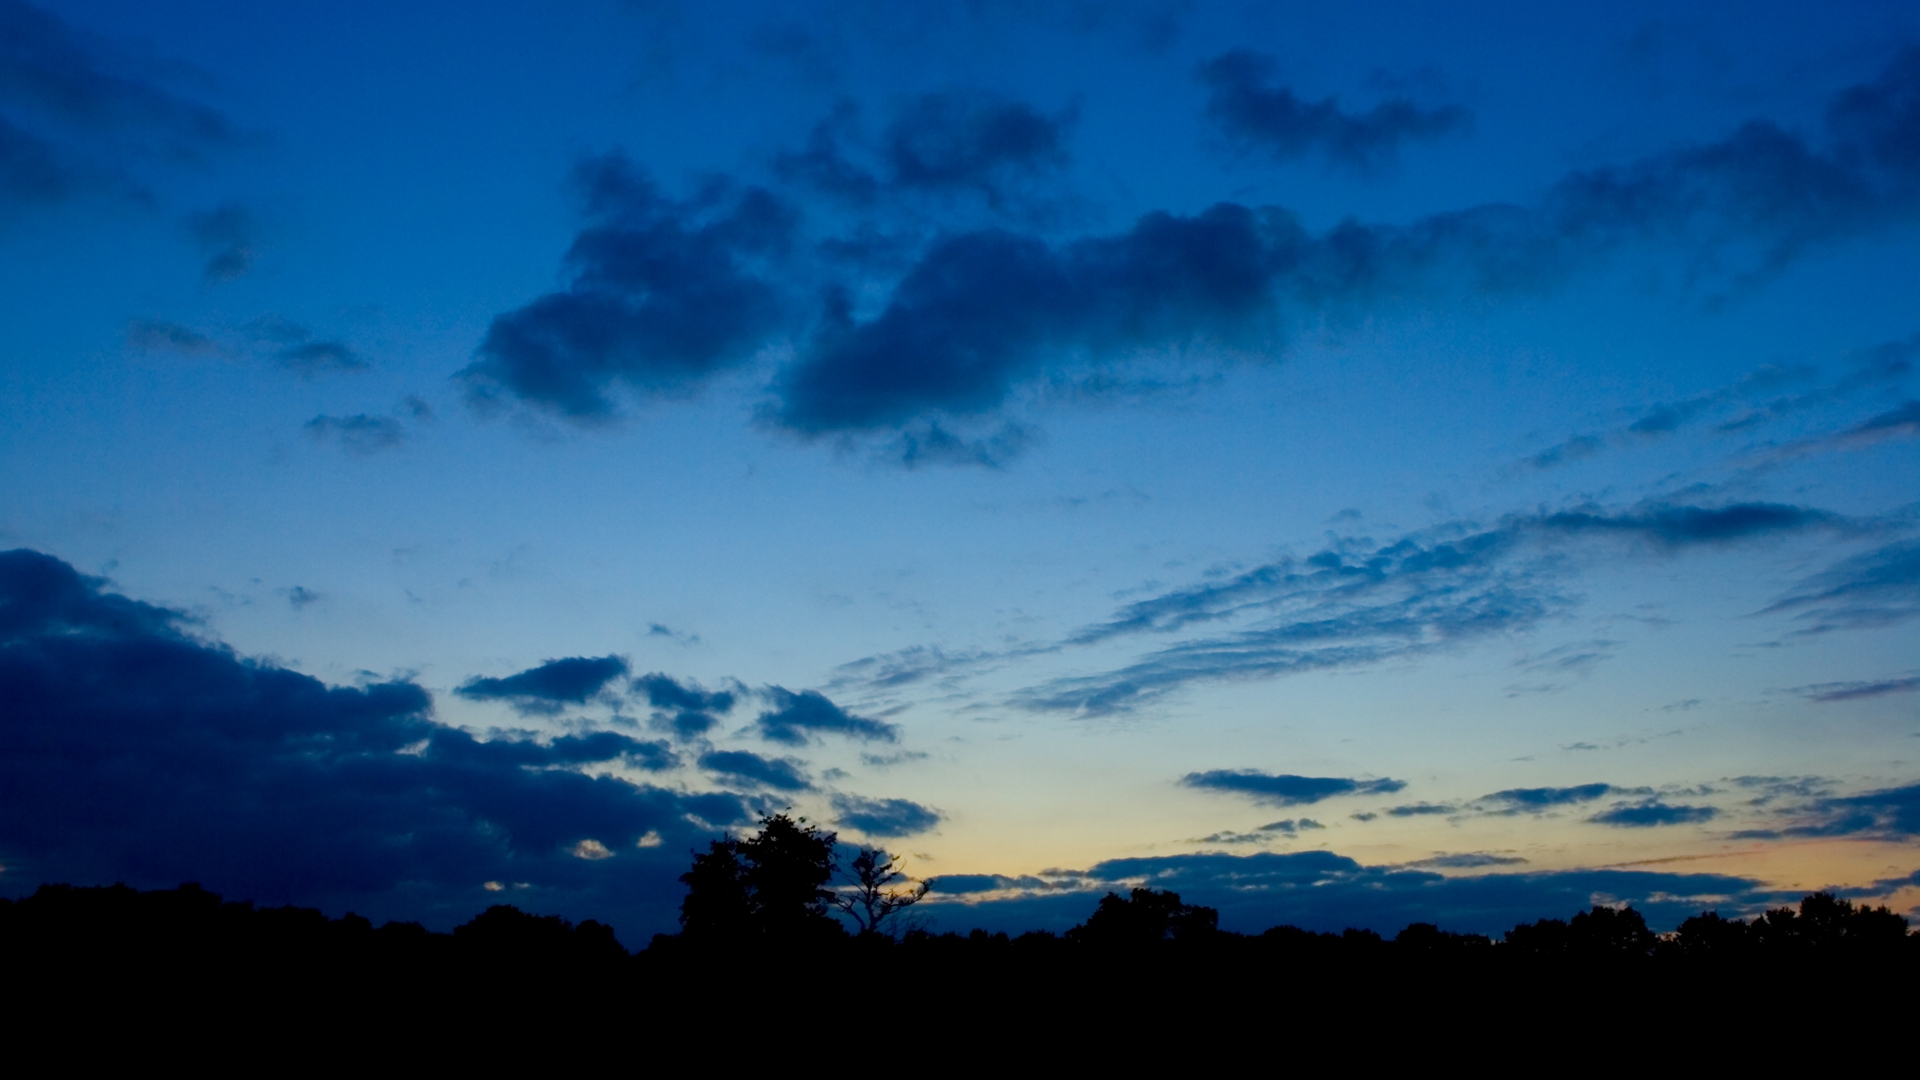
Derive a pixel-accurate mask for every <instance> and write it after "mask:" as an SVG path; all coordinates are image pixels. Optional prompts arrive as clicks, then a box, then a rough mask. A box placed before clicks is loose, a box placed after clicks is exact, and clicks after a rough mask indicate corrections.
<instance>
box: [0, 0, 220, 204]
mask: <svg viewBox="0 0 1920 1080" xmlns="http://www.w3.org/2000/svg"><path fill="white" fill-rule="evenodd" d="M165 67H166V65H164V64H154V63H151V62H149V61H148V58H145V57H141V56H138V55H137V54H135V53H130V52H127V51H126V50H124V49H114V50H109V49H103V48H99V47H97V43H96V42H95V41H93V40H91V39H90V38H89V36H88V35H85V34H83V33H79V32H76V31H75V30H74V29H73V28H72V27H71V26H69V25H68V24H67V22H66V21H65V20H64V19H62V18H61V17H60V16H59V15H56V14H54V13H53V12H50V11H46V10H44V9H41V8H38V7H35V6H33V5H31V4H26V3H21V2H19V0H4V2H0V73H4V77H0V215H7V216H11V215H13V214H16V213H20V212H24V211H26V210H29V209H37V208H40V207H45V206H51V205H55V204H59V203H62V202H65V201H67V200H70V199H73V198H76V197H78V196H81V195H87V194H104V195H109V196H118V197H120V198H124V199H128V200H130V201H133V202H136V203H144V202H147V201H149V200H150V198H151V196H150V195H149V193H148V192H147V190H146V186H147V185H146V184H145V183H144V182H142V181H141V179H140V178H139V174H140V173H141V172H142V171H143V170H144V169H145V168H146V167H147V166H149V165H151V164H152V163H154V162H167V163H172V164H183V163H184V164H193V163H198V162H201V161H204V160H205V159H206V158H207V157H209V156H210V155H211V154H213V153H215V152H218V151H221V150H225V149H228V148H230V147H232V146H234V145H235V144H237V143H238V142H240V141H241V139H240V135H239V133H238V132H237V131H236V130H235V128H234V127H233V125H232V124H231V123H230V122H229V121H228V120H227V118H226V117H225V116H224V115H222V114H221V113H220V112H218V111H217V110H215V109H213V108H211V107H209V106H207V105H205V104H202V103H200V102H198V101H195V100H193V99H192V98H190V97H186V96H184V95H181V94H178V93H175V92H174V91H172V90H169V89H167V88H165V87H164V86H162V85H160V83H159V82H157V81H156V80H155V79H154V78H152V77H151V72H152V71H153V70H156V69H157V70H164V69H165ZM141 69H146V70H141Z"/></svg>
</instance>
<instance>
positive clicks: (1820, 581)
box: [1760, 540, 1920, 635]
mask: <svg viewBox="0 0 1920 1080" xmlns="http://www.w3.org/2000/svg"><path fill="white" fill-rule="evenodd" d="M1784 612H1794V613H1796V614H1795V615H1794V620H1795V621H1796V622H1799V623H1801V624H1802V625H1801V626H1800V628H1799V629H1797V630H1795V631H1794V633H1795V634H1798V635H1815V634H1827V633H1832V632H1833V631H1836V630H1862V629H1872V628H1875V627H1881V626H1893V625H1896V624H1898V623H1903V622H1907V621H1910V620H1912V619H1914V618H1916V617H1920V541H1914V540H1900V541H1895V542H1894V543H1891V544H1887V545H1885V546H1883V547H1879V548H1875V549H1874V550H1872V551H1868V552H1864V553H1862V554H1859V555H1854V556H1851V557H1849V558H1846V559H1842V560H1840V561H1839V562H1837V563H1835V564H1833V565H1832V566H1830V567H1828V568H1827V569H1825V570H1823V571H1821V572H1819V573H1817V574H1813V575H1810V576H1808V577H1806V578H1804V579H1802V580H1801V581H1800V583H1799V584H1798V585H1797V586H1796V587H1795V588H1794V589H1793V590H1792V591H1791V592H1789V593H1788V594H1787V595H1786V596H1783V597H1781V598H1780V599H1779V600H1776V601H1774V602H1773V603H1772V604H1770V605H1768V606H1767V607H1766V608H1764V609H1762V610H1761V612H1760V614H1762V615H1772V614H1779V613H1784Z"/></svg>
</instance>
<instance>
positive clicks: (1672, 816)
mask: <svg viewBox="0 0 1920 1080" xmlns="http://www.w3.org/2000/svg"><path fill="white" fill-rule="evenodd" d="M1719 813H1720V811H1719V810H1716V809H1715V808H1713V807H1711V806H1670V805H1668V804H1666V803H1663V802H1661V801H1659V800H1658V799H1650V800H1648V801H1646V802H1641V803H1631V804H1629V803H1622V804H1620V805H1618V806H1615V807H1613V808H1612V809H1609V810H1602V811H1601V812H1600V813H1598V814H1595V815H1593V816H1592V817H1590V818H1588V819H1587V820H1588V821H1591V822H1593V823H1595V824H1597V825H1616V826H1619V827H1621V828H1628V829H1645V828H1652V827H1654V826H1659V825H1692V824H1696V823H1698V822H1702V821H1712V820H1713V819H1714V818H1715V817H1717V816H1718V815H1719Z"/></svg>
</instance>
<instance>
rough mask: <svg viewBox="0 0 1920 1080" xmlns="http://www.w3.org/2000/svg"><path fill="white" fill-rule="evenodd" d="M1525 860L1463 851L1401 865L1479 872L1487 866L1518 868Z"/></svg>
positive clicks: (1515, 856)
mask: <svg viewBox="0 0 1920 1080" xmlns="http://www.w3.org/2000/svg"><path fill="white" fill-rule="evenodd" d="M1526 861H1527V860H1525V859H1523V858H1521V857H1519V856H1518V855H1493V854H1489V853H1488V852H1484V851H1463V852H1460V853H1458V854H1453V855H1449V854H1447V853H1445V852H1441V853H1439V854H1436V855H1434V856H1432V857H1431V858H1426V859H1416V860H1414V861H1413V862H1410V863H1401V864H1400V865H1402V866H1409V867H1414V868H1418V869H1432V870H1479V869H1482V868H1484V867H1488V866H1518V865H1520V864H1521V863H1524V862H1526Z"/></svg>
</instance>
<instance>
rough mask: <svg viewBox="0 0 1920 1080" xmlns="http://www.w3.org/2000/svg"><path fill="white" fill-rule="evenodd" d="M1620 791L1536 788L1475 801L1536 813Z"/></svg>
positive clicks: (1580, 787) (1603, 787) (1594, 786)
mask: <svg viewBox="0 0 1920 1080" xmlns="http://www.w3.org/2000/svg"><path fill="white" fill-rule="evenodd" d="M1618 790H1620V789H1618V788H1616V787H1614V786H1613V785H1612V784H1580V785H1577V786H1575V787H1557V788H1556V787H1538V788H1508V789H1507V790H1505V791H1496V792H1494V793H1493V794H1491V795H1482V796H1480V798H1479V799H1478V800H1476V801H1478V802H1480V803H1482V804H1489V805H1492V806H1496V807H1504V808H1506V809H1507V810H1509V811H1512V812H1537V811H1541V810H1551V809H1553V808H1555V807H1560V806H1573V805H1575V804H1578V803H1583V802H1592V801H1593V800H1595V799H1598V798H1603V797H1605V796H1606V795H1609V794H1611V793H1613V792H1615V791H1618Z"/></svg>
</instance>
